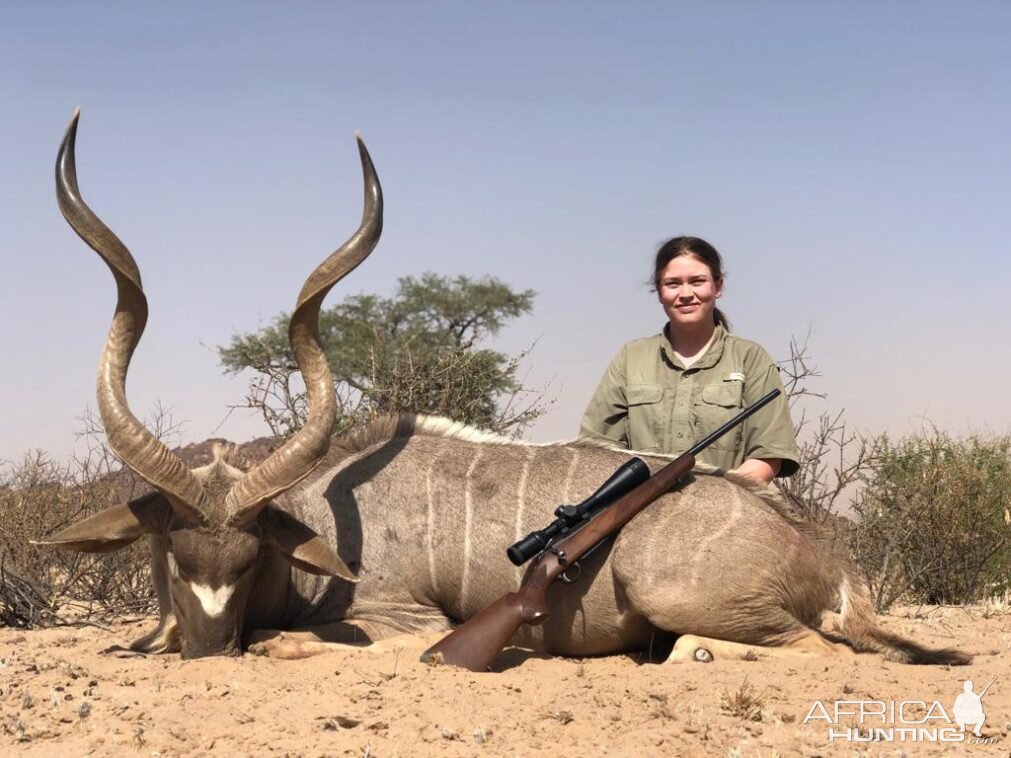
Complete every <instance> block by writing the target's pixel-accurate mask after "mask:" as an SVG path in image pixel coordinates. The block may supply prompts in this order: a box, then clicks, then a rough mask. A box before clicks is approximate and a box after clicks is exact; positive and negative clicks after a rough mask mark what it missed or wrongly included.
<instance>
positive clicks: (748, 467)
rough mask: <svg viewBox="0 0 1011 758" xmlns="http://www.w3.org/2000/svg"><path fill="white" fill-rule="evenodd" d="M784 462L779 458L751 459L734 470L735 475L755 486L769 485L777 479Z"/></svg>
mask: <svg viewBox="0 0 1011 758" xmlns="http://www.w3.org/2000/svg"><path fill="white" fill-rule="evenodd" d="M781 463H782V461H781V460H780V459H779V458H749V459H748V460H746V461H745V462H744V463H742V464H741V465H740V466H738V467H737V468H735V469H734V473H735V474H738V475H739V476H743V477H744V478H745V479H750V480H751V481H753V482H755V484H768V483H769V482H771V481H772V480H773V479H775V478H776V474H778V473H779V466H780V464H781Z"/></svg>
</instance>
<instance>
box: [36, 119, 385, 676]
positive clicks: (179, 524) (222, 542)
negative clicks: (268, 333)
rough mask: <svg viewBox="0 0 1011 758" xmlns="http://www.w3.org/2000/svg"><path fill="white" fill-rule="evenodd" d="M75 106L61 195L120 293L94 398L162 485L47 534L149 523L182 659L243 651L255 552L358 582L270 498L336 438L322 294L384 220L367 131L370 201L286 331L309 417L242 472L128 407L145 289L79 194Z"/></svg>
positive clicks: (64, 149) (94, 532) (73, 541)
mask: <svg viewBox="0 0 1011 758" xmlns="http://www.w3.org/2000/svg"><path fill="white" fill-rule="evenodd" d="M78 117H79V111H78V112H75V113H74V117H73V118H72V119H71V122H70V126H69V127H68V128H67V132H66V136H65V137H64V139H63V143H62V145H61V146H60V150H59V154H58V156H57V159H56V195H57V199H58V201H59V205H60V210H61V211H62V212H63V216H64V217H65V218H66V219H67V221H68V222H69V223H70V225H71V226H72V227H73V228H74V231H76V232H77V234H78V235H79V236H80V237H81V239H83V240H84V241H85V242H86V243H87V244H88V245H89V246H90V247H91V248H92V249H93V250H94V251H95V252H96V253H98V254H99V255H100V256H101V257H102V259H103V260H104V261H105V262H106V264H107V265H108V266H109V269H110V270H111V271H112V275H113V276H114V277H115V280H116V289H117V294H118V300H117V303H116V313H115V315H114V317H113V321H112V327H111V328H110V330H109V335H108V337H107V339H106V342H105V348H104V350H103V353H102V358H101V362H100V364H99V369H98V407H99V412H100V415H101V418H102V424H103V426H104V428H105V433H106V436H107V438H108V441H109V445H110V447H111V448H112V449H113V451H115V453H116V454H117V455H118V456H119V458H120V459H121V460H122V461H123V463H124V464H126V465H127V466H129V467H130V468H131V469H132V470H133V471H135V472H136V473H137V474H138V475H139V476H140V477H141V478H143V479H144V480H145V481H147V482H148V483H149V484H151V486H152V487H154V488H155V490H156V492H155V493H153V494H151V495H148V496H146V497H142V498H139V499H137V500H134V501H131V502H129V503H126V504H122V505H116V506H113V507H111V508H107V509H105V510H103V511H101V512H99V513H97V514H95V515H93V516H90V517H89V518H87V519H85V520H83V521H81V522H79V523H77V524H75V525H73V526H71V527H69V528H67V529H65V530H64V531H62V532H60V533H59V534H56V535H54V536H51V537H48V538H45V539H42V540H40V541H39V542H41V543H43V544H51V545H56V546H59V547H62V548H66V549H71V550H81V551H85V552H99V553H100V552H108V551H112V550H117V549H119V548H121V547H124V546H126V545H128V544H130V543H131V542H133V541H134V540H136V539H137V538H139V537H141V536H142V535H145V534H150V535H155V536H156V537H158V538H160V541H161V542H162V543H163V544H165V545H166V547H167V550H168V555H167V574H168V577H167V582H168V586H169V589H170V594H171V605H172V613H173V614H174V615H175V618H176V621H177V624H178V631H179V635H180V644H181V650H182V655H183V657H184V658H196V657H200V656H205V655H238V654H240V653H241V634H242V620H243V614H244V610H245V608H246V602H247V599H248V598H249V595H250V592H255V591H256V589H255V588H254V587H253V585H254V580H255V575H256V567H257V564H258V560H257V559H258V555H259V553H260V551H261V550H262V549H276V550H277V551H278V552H279V553H280V554H281V555H283V556H284V557H285V558H287V560H288V561H290V562H291V563H292V564H293V565H295V566H297V567H299V568H301V569H304V570H306V571H310V572H313V573H316V574H328V575H332V576H338V577H342V578H344V579H347V580H349V581H356V578H355V576H354V575H353V574H352V572H351V570H350V569H349V568H348V567H347V566H346V565H345V564H344V562H343V561H342V560H341V559H340V558H339V557H338V556H337V554H336V552H335V550H334V548H333V547H331V546H330V545H329V544H327V542H326V541H324V540H323V539H322V538H321V537H319V536H318V535H317V534H316V533H315V532H314V531H312V530H311V529H310V528H309V527H308V526H306V525H305V524H303V523H302V522H300V521H298V520H297V519H296V518H294V517H293V516H291V515H290V514H288V513H286V512H285V511H283V510H281V509H280V508H277V507H274V505H273V504H272V500H273V499H274V498H276V497H277V496H278V495H280V494H281V493H283V492H285V491H286V490H288V489H289V488H291V487H292V486H293V485H295V484H296V483H297V482H298V481H299V480H301V479H302V478H303V477H305V476H306V475H307V474H309V473H310V472H311V471H312V470H313V468H314V467H315V466H316V465H317V464H318V463H319V462H320V461H321V460H322V458H323V456H324V455H325V453H326V451H327V448H328V446H329V441H330V436H331V434H332V433H333V429H334V424H335V421H336V417H337V404H336V397H335V395H334V388H333V383H332V379H331V375H330V369H329V367H328V365H327V360H326V356H325V354H324V352H323V349H322V347H321V346H320V340H319V313H320V306H321V304H322V302H323V298H324V297H325V296H326V294H327V292H329V290H330V288H331V287H333V285H334V284H336V283H337V282H338V281H340V280H341V279H342V278H343V277H344V276H345V275H347V274H348V273H350V272H351V271H352V270H353V269H354V268H355V267H356V266H358V264H359V263H361V262H362V261H363V260H364V259H365V258H366V257H367V256H368V255H369V253H370V252H372V249H373V248H374V247H375V245H376V243H377V242H378V241H379V235H380V232H381V231H382V215H383V197H382V190H381V188H380V186H379V179H378V178H377V176H376V173H375V169H374V168H373V166H372V161H371V159H370V158H369V154H368V151H367V150H366V149H365V145H364V144H363V143H362V141H361V139H360V138H359V140H358V150H359V153H360V155H361V162H362V172H363V174H364V180H365V210H364V212H363V214H362V221H361V224H360V226H359V227H358V230H357V231H356V232H355V233H354V234H353V235H352V236H351V238H350V239H348V241H347V242H345V243H344V244H343V245H342V246H341V247H340V248H338V249H337V250H336V251H335V252H334V253H332V254H331V255H330V256H329V257H328V258H327V259H326V260H324V261H323V262H322V263H321V264H320V265H319V266H318V267H317V268H316V270H315V271H313V272H312V273H311V274H310V275H309V278H308V279H307V280H306V282H305V284H304V285H303V287H302V291H301V292H300V293H299V296H298V302H297V304H296V306H295V310H294V312H293V313H292V315H291V323H290V325H289V330H288V335H289V338H290V340H291V348H292V352H293V353H294V356H295V360H296V362H297V363H298V367H299V369H300V370H301V372H302V377H303V379H304V382H305V386H306V390H307V395H308V406H309V416H308V420H307V421H306V423H305V425H304V426H303V427H302V428H301V429H300V430H299V431H298V432H297V433H296V434H295V435H294V436H293V437H291V438H290V439H289V440H287V441H286V442H285V443H284V445H283V446H282V447H281V448H279V449H278V450H277V451H275V452H274V453H273V454H272V455H270V457H269V458H267V459H266V460H264V461H263V462H262V463H260V464H259V465H257V466H256V467H255V468H253V469H251V470H249V471H248V472H245V473H243V472H242V471H240V470H239V469H237V468H234V467H233V466H231V465H229V464H228V463H227V462H225V460H224V459H223V458H221V457H219V456H216V457H215V461H214V463H212V464H211V465H209V466H205V467H203V468H200V469H195V470H191V469H189V468H188V467H187V466H186V465H185V464H184V463H183V462H182V460H181V459H180V458H179V457H178V456H177V455H176V454H175V453H173V452H172V451H171V450H169V449H168V448H167V447H166V446H165V445H164V444H162V443H161V442H160V441H159V440H158V439H157V438H156V437H155V436H154V435H153V434H151V433H150V432H149V431H148V430H147V429H146V428H145V427H144V425H143V424H142V423H141V422H140V421H139V420H138V419H137V418H136V416H134V415H133V413H132V412H131V411H130V408H129V406H128V405H127V401H126V374H127V369H128V367H129V364H130V357H131V355H132V354H133V351H134V348H136V346H137V343H138V341H139V340H140V337H141V334H142V333H143V331H144V325H145V323H146V321H147V312H148V311H147V299H146V298H145V296H144V291H143V289H142V287H141V281H140V272H139V270H138V268H137V264H136V263H135V262H134V259H133V256H132V255H131V254H130V251H129V250H127V248H126V246H125V245H124V244H123V243H122V242H120V240H119V239H118V238H117V237H116V235H115V234H113V232H112V231H111V230H110V229H109V228H108V227H107V226H105V224H104V223H102V221H101V220H100V219H99V218H98V216H96V215H95V214H94V213H93V212H92V210H91V209H90V208H89V207H88V206H87V205H86V204H85V202H84V200H82V199H81V194H80V191H79V190H78V187H77V172H76V168H75V165H74V143H75V139H76V134H77V122H78Z"/></svg>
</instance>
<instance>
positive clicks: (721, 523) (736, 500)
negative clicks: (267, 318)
mask: <svg viewBox="0 0 1011 758" xmlns="http://www.w3.org/2000/svg"><path fill="white" fill-rule="evenodd" d="M76 124H77V119H76V116H75V119H74V121H72V122H71V126H70V129H69V130H68V133H67V136H66V138H65V140H64V144H63V147H62V148H61V151H60V155H59V159H58V162H57V187H58V195H59V200H60V207H61V208H62V210H63V213H64V215H65V216H66V218H67V220H68V221H69V222H70V224H71V225H72V226H73V227H74V229H75V230H76V231H77V232H78V234H80V236H81V237H82V238H84V240H85V241H86V242H87V243H88V244H89V245H90V246H91V247H92V248H94V249H95V250H96V251H97V252H98V253H99V255H101V256H102V257H103V258H104V259H105V260H106V262H107V263H108V264H109V267H110V268H111V269H112V272H113V275H114V276H115V278H116V282H117V285H118V289H119V305H118V307H117V312H116V316H115V320H114V322H113V327H112V331H111V332H110V334H109V338H108V341H107V343H106V348H105V353H104V355H103V358H102V363H101V369H100V372H99V407H100V411H101V415H102V421H103V424H104V425H105V429H106V433H107V435H108V437H109V442H110V444H111V446H112V447H113V449H114V450H115V451H116V452H117V454H118V455H119V456H120V457H121V458H122V459H123V461H124V463H126V464H127V465H128V466H130V468H132V469H133V470H134V471H136V472H137V473H138V474H139V475H140V476H142V477H143V478H144V479H146V480H147V481H148V482H150V483H151V484H152V485H153V486H154V487H155V489H156V490H157V493H156V494H152V495H149V496H147V497H144V498H140V499H139V500H135V501H132V502H130V503H128V504H125V505H119V506H114V507H112V508H109V509H107V510H105V511H102V512H100V513H98V514H96V515H94V516H91V517H90V518H88V519H86V520H84V521H82V522H80V523H78V524H76V525H74V526H72V527H70V528H68V529H67V530H65V531H63V532H61V533H60V534H58V535H56V536H54V537H51V538H48V539H46V540H43V541H44V542H46V543H49V544H53V545H58V546H60V547H64V548H69V549H77V550H85V551H106V550H115V549H117V548H120V547H122V546H124V545H126V544H128V543H129V542H131V541H133V540H135V539H137V538H138V537H140V536H141V535H143V534H149V535H151V539H152V553H153V556H152V557H153V574H154V579H155V584H156V587H157V591H158V597H159V602H160V606H161V620H160V623H159V625H158V627H157V628H156V629H155V630H154V631H153V632H152V633H151V634H149V635H147V636H145V637H143V638H141V639H139V640H137V641H136V642H134V643H133V645H132V647H133V648H134V649H137V650H142V651H147V652H168V651H176V650H181V652H182V655H183V657H194V656H202V655H212V654H238V653H239V652H240V651H241V649H242V645H243V644H244V643H245V644H248V643H249V642H250V640H252V639H258V640H260V641H258V642H257V643H256V645H257V647H258V648H259V649H260V650H265V651H268V652H277V653H279V654H286V652H285V648H286V646H288V652H290V649H291V648H290V646H291V645H295V648H296V650H305V649H308V648H309V647H312V646H313V645H314V644H316V643H314V642H309V643H304V642H303V641H302V640H301V639H300V638H299V636H298V635H296V636H294V637H291V636H289V637H288V638H287V639H282V638H281V637H280V636H279V635H277V634H273V635H271V634H270V633H264V632H263V630H305V631H306V634H305V635H304V636H303V637H302V639H305V638H308V639H310V640H322V641H326V642H351V641H355V640H357V641H374V640H377V639H382V638H384V637H388V636H391V635H394V634H397V633H403V632H435V631H446V630H448V629H449V628H450V626H451V623H452V621H453V620H461V619H466V618H468V617H470V616H472V615H473V614H475V613H477V612H478V611H479V610H481V608H483V607H484V606H486V605H487V604H489V603H491V602H492V601H494V600H495V599H497V598H498V597H500V596H501V595H502V594H503V593H505V592H506V591H508V590H511V589H514V588H515V587H516V585H517V584H518V582H519V578H520V576H521V569H519V568H515V567H513V566H512V565H511V564H510V563H509V562H508V561H506V559H505V555H504V549H505V547H506V546H507V545H509V544H511V543H512V542H514V541H515V540H517V539H518V538H519V537H522V536H523V535H525V534H527V533H528V532H530V531H532V530H533V529H535V528H539V527H541V526H543V525H544V523H546V521H547V520H548V519H549V516H550V514H551V512H552V511H553V509H554V507H555V506H556V505H558V504H560V503H564V502H569V503H571V502H578V501H580V500H582V499H583V498H585V497H586V496H587V495H589V494H590V493H591V492H592V491H593V490H594V489H595V488H596V487H597V486H598V485H599V484H600V483H601V482H602V481H604V480H605V479H606V478H607V477H608V476H609V475H610V474H611V473H612V472H613V471H614V469H615V468H617V466H618V465H620V464H621V463H622V462H624V461H625V460H626V459H627V457H628V452H627V451H619V450H613V449H609V448H604V447H601V446H598V445H594V444H591V443H588V442H575V443H561V444H546V445H539V444H528V443H520V442H515V441H510V440H506V439H503V438H500V437H496V436H493V435H488V434H485V433H482V432H478V431H476V430H474V429H470V428H467V427H464V426H461V425H459V424H455V423H453V422H450V421H447V420H445V419H437V418H431V417H423V416H399V417H385V418H380V419H378V420H377V421H375V422H374V423H373V424H371V425H370V426H368V427H366V428H363V429H360V430H358V431H356V432H354V433H352V434H350V435H347V436H345V437H341V438H338V439H334V440H331V439H330V431H331V429H332V426H333V423H334V418H335V413H336V409H335V405H334V397H333V388H332V386H331V378H330V373H329V370H328V368H327V364H326V360H325V358H324V355H323V352H322V350H321V348H320V345H319V340H318V331H317V329H318V327H317V317H318V314H319V308H320V302H321V301H322V299H323V296H324V295H325V294H326V292H327V291H328V290H329V289H330V287H331V286H332V285H333V284H334V283H336V282H337V281H338V280H339V279H340V278H341V277H343V276H344V275H345V274H346V273H348V272H349V271H350V270H351V269H353V268H354V267H355V266H356V265H358V263H360V262H361V260H362V259H363V258H364V257H365V256H366V255H368V253H369V252H370V251H371V249H372V247H373V246H374V245H375V244H376V242H377V240H378V237H379V233H380V228H381V213H382V196H381V193H380V187H379V182H378V180H377V178H376V175H375V172H374V170H373V167H372V164H371V161H370V160H369V157H368V153H367V152H366V150H365V147H364V146H363V145H361V144H359V148H360V151H361V157H362V166H363V171H364V175H365V198H366V201H365V212H364V216H363V220H362V224H361V227H360V228H359V230H358V231H357V232H356V234H355V235H354V236H353V237H352V238H351V239H350V240H349V241H348V242H347V243H346V244H345V245H344V246H343V247H341V248H340V249H339V250H338V251H337V252H335V253H334V254H333V255H332V256H331V257H330V258H328V259H327V260H326V261H324V263H323V264H321V265H320V267H319V268H318V269H317V270H316V271H315V272H313V274H312V275H311V276H310V277H309V280H308V281H307V282H306V285H305V286H304V287H303V290H302V294H301V295H300V296H299V301H298V306H297V308H296V309H295V312H294V313H293V314H292V321H291V329H290V334H291V340H292V347H293V350H294V353H295V355H296V357H297V359H298V363H299V366H300V367H301V369H302V371H303V373H304V376H305V383H306V386H307V388H308V391H309V407H310V416H309V421H308V423H307V424H306V425H305V427H304V428H303V429H302V430H301V431H300V432H299V433H298V434H297V435H296V436H295V437H293V438H292V439H291V440H289V441H288V442H287V444H285V446H284V447H282V448H281V449H280V450H278V451H277V452H276V453H274V454H273V455H272V456H271V457H270V458H269V459H268V460H266V461H265V462H263V463H262V464H260V465H259V466H257V467H256V468H254V469H252V470H251V471H249V472H248V473H246V474H243V473H242V472H241V471H239V470H237V469H235V468H233V467H232V466H230V465H228V464H227V463H226V462H225V461H224V460H217V461H215V463H213V464H212V465H210V466H207V467H204V468H202V469H198V470H195V471H192V472H191V471H189V470H187V469H186V468H185V467H184V466H183V464H182V463H181V462H180V461H179V460H178V459H177V458H176V457H175V456H174V455H173V454H172V453H171V452H170V451H169V450H167V449H166V448H165V447H164V446H162V445H161V444H160V443H159V442H158V441H157V440H156V439H154V438H153V437H152V435H150V434H149V433H148V432H147V431H146V430H145V429H144V428H143V427H142V426H141V425H140V423H139V422H138V421H137V420H136V419H135V417H134V416H133V415H132V414H131V413H130V411H129V410H128V408H127V405H126V399H125V394H124V381H125V378H126V370H127V364H128V362H129V358H130V354H131V352H132V350H133V348H134V347H135V346H136V344H137V340H138V339H139V338H140V333H141V330H142V329H143V325H144V320H145V317H146V313H147V307H146V302H145V300H144V295H143V292H142V290H141V287H140V278H139V274H138V272H137V268H136V265H135V264H134V261H133V259H132V257H131V256H130V254H129V252H127V250H126V248H125V247H124V246H123V245H122V243H120V242H119V240H118V239H116V237H115V236H114V235H113V234H112V233H111V232H110V231H109V230H108V229H107V228H106V227H105V226H104V225H103V224H102V223H101V222H100V221H99V220H98V219H97V217H95V216H94V214H92V213H91V211H90V210H89V209H88V207H87V206H86V205H85V204H84V203H83V201H82V200H81V198H80V195H79V193H78V191H77V182H76V177H75V173H74V158H73V156H74V154H73V148H74V134H75V130H76ZM328 443H329V449H328ZM646 460H647V462H648V463H649V465H650V467H651V468H652V469H654V470H655V469H656V468H659V467H660V466H662V465H663V464H664V463H666V462H667V460H666V459H664V458H661V457H647V458H646ZM353 572H357V575H355V573H353ZM549 599H550V600H551V602H552V613H551V616H550V617H549V618H548V620H547V622H546V623H545V624H544V625H543V626H540V627H535V628H529V627H525V628H524V629H523V630H521V632H520V633H519V634H518V635H517V637H516V638H515V639H514V642H515V643H516V644H518V645H521V646H528V647H533V648H536V649H540V650H543V651H546V652H548V653H552V654H560V655H592V654H604V653H615V652H620V651H628V650H635V649H640V650H642V649H645V648H647V647H648V646H649V645H650V644H651V642H652V641H653V640H654V638H656V637H658V636H667V637H672V636H673V635H680V637H679V638H678V641H677V644H676V645H675V647H674V652H673V653H672V655H671V660H675V661H679V660H691V659H700V660H704V659H708V658H711V657H712V654H715V655H717V656H720V655H728V656H735V655H741V654H744V653H746V652H747V651H749V650H751V647H749V646H760V647H762V648H763V649H764V650H765V651H766V652H769V653H775V652H776V651H790V652H809V653H819V654H821V653H829V652H839V651H850V650H851V649H853V650H858V651H878V652H881V653H884V654H885V655H886V656H888V657H889V658H892V659H894V660H899V661H906V662H915V663H927V662H948V663H963V662H966V661H967V657H966V656H964V655H962V654H961V653H958V652H956V651H950V650H928V649H926V648H923V647H921V646H919V645H917V644H916V643H914V642H912V641H909V640H906V639H903V638H900V637H898V636H896V635H892V634H890V633H887V632H885V631H883V630H882V629H880V628H879V627H878V625H877V623H876V622H875V618H874V614H873V611H872V607H871V603H870V599H869V596H868V592H867V590H866V588H865V587H864V584H863V583H862V581H861V580H860V578H859V576H858V575H857V573H856V572H855V571H854V570H853V568H852V567H851V566H850V564H849V562H848V561H847V559H846V558H845V557H844V555H843V554H842V552H841V551H840V550H838V549H837V548H836V547H835V546H834V545H833V544H832V541H831V540H829V539H827V538H825V537H823V536H821V535H820V533H819V532H818V531H817V530H816V528H815V527H813V526H811V525H809V524H806V523H804V522H802V521H799V520H797V519H795V518H793V517H792V516H791V515H790V513H789V512H788V509H787V507H786V506H785V504H784V503H783V502H782V501H781V500H780V499H778V497H777V496H776V495H775V494H773V491H772V490H771V489H765V488H761V489H760V488H756V487H754V486H749V485H747V484H746V483H743V482H742V481H739V480H737V479H736V478H735V477H733V475H732V474H724V473H723V472H719V471H716V472H712V471H711V472H709V473H705V472H702V471H700V472H699V473H698V475H697V476H695V477H694V479H693V481H692V482H691V483H689V484H688V485H687V486H684V487H683V488H681V489H680V490H678V491H676V492H671V493H669V494H667V495H664V496H663V497H662V498H661V499H660V500H658V501H657V502H655V503H654V504H653V505H651V506H650V507H648V508H647V509H646V510H645V511H644V512H643V513H641V514H639V515H638V516H637V517H636V518H634V519H633V520H632V521H631V522H630V523H629V524H628V525H627V526H626V527H625V528H624V529H623V531H622V532H621V533H620V534H619V536H618V537H617V539H616V540H615V541H614V542H613V544H611V545H609V546H607V547H606V548H604V549H600V550H597V551H596V552H594V553H593V554H592V555H591V556H590V557H589V558H587V559H586V560H585V561H584V562H583V563H582V571H581V576H580V579H579V581H577V582H576V583H574V584H571V585H562V584H559V585H557V586H555V587H553V588H552V590H551V593H550V595H549ZM839 606H841V614H842V634H843V636H844V639H845V641H846V642H847V643H848V645H843V644H841V643H837V642H830V641H828V640H827V639H826V638H825V637H824V636H822V635H821V634H820V633H819V632H818V631H816V628H817V626H818V623H819V621H820V619H821V616H822V614H823V612H825V611H826V610H831V609H833V608H834V607H839ZM300 646H301V647H300Z"/></svg>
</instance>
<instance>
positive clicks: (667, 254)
mask: <svg viewBox="0 0 1011 758" xmlns="http://www.w3.org/2000/svg"><path fill="white" fill-rule="evenodd" d="M682 255H694V256H695V257H696V258H698V259H699V260H700V261H702V262H703V263H705V264H706V266H708V267H709V273H710V274H711V275H712V277H713V281H714V282H719V281H720V280H722V279H723V259H722V258H721V257H720V254H719V252H718V251H717V250H716V248H715V247H713V246H712V245H710V244H709V243H708V242H706V241H705V240H704V239H701V238H700V237H675V238H674V239H671V240H667V241H666V242H664V243H663V244H662V245H661V246H660V249H659V250H657V251H656V261H655V262H654V265H653V289H654V290H655V291H656V292H659V291H660V277H661V276H663V271H664V269H665V268H667V264H668V263H670V262H671V261H672V260H674V259H675V258H677V257H679V256H682ZM713 319H714V320H715V321H716V323H717V324H719V325H720V326H722V327H723V328H724V329H726V330H727V331H728V332H729V331H730V320H729V319H728V318H727V314H725V313H724V312H723V311H721V310H720V309H719V308H715V307H714V308H713Z"/></svg>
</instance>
